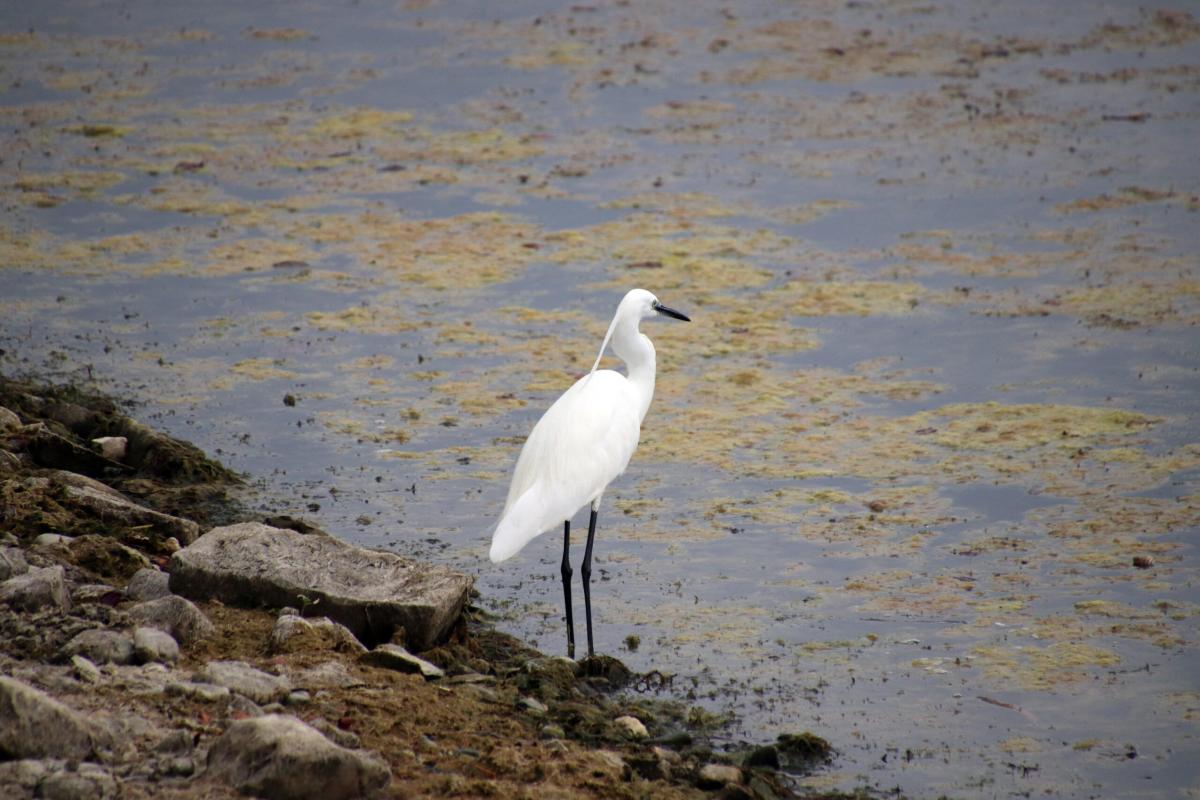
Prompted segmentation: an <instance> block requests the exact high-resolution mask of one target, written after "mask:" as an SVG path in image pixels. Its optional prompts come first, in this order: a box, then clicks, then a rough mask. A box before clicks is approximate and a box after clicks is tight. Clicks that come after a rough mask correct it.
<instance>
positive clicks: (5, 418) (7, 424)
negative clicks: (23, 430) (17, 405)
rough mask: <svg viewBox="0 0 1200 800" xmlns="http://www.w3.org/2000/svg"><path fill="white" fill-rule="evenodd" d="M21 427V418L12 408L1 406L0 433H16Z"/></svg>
mask: <svg viewBox="0 0 1200 800" xmlns="http://www.w3.org/2000/svg"><path fill="white" fill-rule="evenodd" d="M19 427H21V418H20V417H18V416H17V412H15V411H13V410H12V409H11V408H5V407H4V406H0V431H14V430H16V429H17V428H19Z"/></svg>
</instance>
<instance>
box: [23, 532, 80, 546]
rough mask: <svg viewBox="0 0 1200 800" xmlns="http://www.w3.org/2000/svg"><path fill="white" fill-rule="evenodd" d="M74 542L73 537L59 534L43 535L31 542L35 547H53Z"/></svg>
mask: <svg viewBox="0 0 1200 800" xmlns="http://www.w3.org/2000/svg"><path fill="white" fill-rule="evenodd" d="M73 541H75V537H74V536H65V535H63V534H61V533H43V534H41V535H40V536H38V537H37V538H36V539H34V540H33V544H34V546H35V547H53V546H54V545H56V544H62V545H69V544H70V543H71V542H73Z"/></svg>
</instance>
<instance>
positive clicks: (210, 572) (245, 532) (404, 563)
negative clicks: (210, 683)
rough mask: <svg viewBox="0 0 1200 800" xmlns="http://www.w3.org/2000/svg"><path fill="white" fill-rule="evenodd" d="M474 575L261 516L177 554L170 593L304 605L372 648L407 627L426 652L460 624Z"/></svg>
mask: <svg viewBox="0 0 1200 800" xmlns="http://www.w3.org/2000/svg"><path fill="white" fill-rule="evenodd" d="M471 584H472V579H471V578H470V577H469V576H467V575H464V574H462V573H460V572H455V571H454V570H451V569H449V568H447V567H441V566H432V565H428V564H421V563H418V562H416V561H413V560H411V559H408V558H403V557H401V556H398V555H395V554H393V553H382V552H378V551H376V550H367V549H364V548H362V547H356V546H354V545H351V544H347V543H345V542H342V541H339V540H337V539H334V538H332V537H330V536H323V535H320V534H309V535H305V534H301V533H297V532H295V531H292V530H285V529H282V528H273V527H271V526H270V525H264V524H262V523H258V522H244V523H241V524H238V525H229V526H226V527H224V528H214V529H213V530H211V531H209V532H208V533H206V534H204V535H203V536H201V537H200V538H199V539H197V540H196V541H195V542H194V543H192V544H191V545H189V546H188V547H185V548H183V549H182V550H180V551H178V552H176V553H175V554H174V555H173V556H172V557H171V580H170V587H171V591H172V592H174V593H176V594H179V595H183V596H185V597H190V598H192V599H193V600H208V599H214V598H215V599H217V600H220V601H221V602H223V603H227V604H231V605H240V606H251V607H257V606H268V607H275V608H279V607H284V606H301V605H304V601H303V600H302V599H301V598H302V597H303V598H307V600H308V601H310V602H311V601H319V602H318V603H317V604H316V605H315V606H314V607H313V610H314V611H315V612H316V613H317V614H320V615H321V616H325V617H329V618H330V619H332V620H334V621H336V622H340V623H341V624H343V625H345V626H346V627H347V628H349V629H350V630H351V631H352V632H353V633H354V635H355V636H357V637H358V638H359V640H360V641H362V642H363V643H364V644H366V645H367V646H373V645H375V644H377V643H379V642H387V641H389V640H390V639H391V638H392V635H393V634H394V633H395V632H396V631H397V629H400V628H403V629H404V641H405V643H406V644H407V645H408V646H409V647H411V648H413V649H415V650H424V649H426V648H428V647H431V646H433V645H434V644H436V643H437V642H438V641H439V640H440V639H441V638H442V637H443V636H444V635H445V634H446V632H447V631H448V630H449V629H450V626H451V625H453V624H454V621H455V620H456V619H457V618H458V615H459V613H460V612H461V611H462V608H463V604H464V603H466V600H467V594H468V593H469V592H470V590H471Z"/></svg>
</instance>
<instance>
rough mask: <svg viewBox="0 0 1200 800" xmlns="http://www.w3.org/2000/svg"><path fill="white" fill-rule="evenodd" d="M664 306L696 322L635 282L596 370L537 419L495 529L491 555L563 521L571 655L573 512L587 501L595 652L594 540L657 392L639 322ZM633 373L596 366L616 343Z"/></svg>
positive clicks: (665, 311)
mask: <svg viewBox="0 0 1200 800" xmlns="http://www.w3.org/2000/svg"><path fill="white" fill-rule="evenodd" d="M659 314H662V315H664V316H667V317H673V318H675V319H681V320H683V321H684V322H690V321H691V320H689V319H688V317H687V316H685V315H684V314H681V313H679V312H678V311H675V310H674V309H670V308H667V307H666V306H664V305H663V304H662V303H660V302H658V298H656V297H655V296H654V295H653V294H651V293H650V292H648V291H646V290H645V289H633V290H631V291H630V292H629V293H628V294H626V295H625V297H624V298H623V299H622V300H621V303H620V305H618V306H617V313H616V314H615V315H614V316H613V320H612V324H611V325H609V326H608V333H607V334H605V336H604V342H603V344H601V345H600V353H599V355H597V356H596V362H595V363H594V364H592V369H591V371H590V372H589V373H588V374H587V375H585V376H583V377H582V378H580V379H579V380H578V381H576V382H575V385H574V386H572V387H571V388H570V389H568V390H567V391H566V392H564V393H563V395H562V396H561V397H559V398H558V399H557V400H555V401H554V404H553V405H552V406H550V408H549V409H547V411H546V413H545V414H543V415H542V418H541V419H540V420H538V423H537V424H536V425H534V426H533V430H532V431H531V432H530V434H529V438H528V439H526V440H525V445H524V446H523V447H522V448H521V455H520V457H519V458H517V466H516V469H515V470H513V478H512V485H511V486H510V487H509V489H508V500H507V502H505V504H504V512H503V513H502V514H501V515H500V523H499V524H498V525H497V526H496V531H495V533H494V534H492V548H491V553H490V556H491V559H492V562H493V563H496V564H498V563H500V562H501V561H504V560H505V559H507V558H511V557H512V556H514V555H516V553H517V552H518V551H520V549H521V548H522V547H524V546H525V545H527V544H528V543H529V542H530V541H531V540H533V539H534V538H536V537H537V536H539V535H541V534H542V533H545V532H546V531H548V530H550V529H551V528H553V527H554V526H556V525H558V523H560V522H561V523H562V524H563V556H562V568H561V572H562V581H563V595H564V598H565V605H566V611H567V655H568V656H569V657H571V658H574V657H575V621H574V619H573V618H572V616H571V574H572V572H571V560H570V549H571V517H573V516H574V515H575V512H576V511H578V510H579V509H581V508H583V507H584V506H585V505H587V504H589V503H590V504H591V507H592V514H591V518H590V519H589V520H588V537H587V546H586V547H585V548H584V551H583V565H582V568H581V569H580V573H581V577H582V578H583V605H584V611H585V614H586V616H587V644H588V656H592V655H594V650H593V647H592V595H591V578H592V542H593V540H594V539H595V537H596V515H597V512H598V511H599V508H600V497H601V496H602V495H603V494H604V489H605V488H606V487H607V486H608V484H610V483H611V482H612V481H613V479H614V478H616V477H617V476H618V475H620V474H621V473H622V472H624V471H625V467H626V466H627V465H628V464H629V459H630V458H631V457H632V456H633V451H634V450H636V449H637V445H638V439H639V437H640V436H641V428H642V419H643V418H645V416H646V410H647V409H648V408H650V400H651V398H653V397H654V373H655V360H654V345H653V344H651V342H650V339H649V338H647V337H646V336H645V334H643V333H641V332H640V331H639V330H638V325H639V323H641V321H642V320H643V319H648V318H650V317H654V316H657V315H659ZM610 342H611V343H612V349H613V352H614V353H616V354H617V355H618V356H619V357H620V358H621V360H622V361H624V362H625V369H626V371H627V372H628V375H622V374H621V373H619V372H616V371H615V370H610V369H597V367H599V366H600V359H601V358H603V357H604V351H605V349H606V348H607V347H608V345H609V343H610Z"/></svg>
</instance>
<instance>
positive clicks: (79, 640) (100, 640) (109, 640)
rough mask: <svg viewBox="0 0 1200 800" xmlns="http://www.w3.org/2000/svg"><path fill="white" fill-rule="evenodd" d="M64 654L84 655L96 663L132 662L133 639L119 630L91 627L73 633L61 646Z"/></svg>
mask: <svg viewBox="0 0 1200 800" xmlns="http://www.w3.org/2000/svg"><path fill="white" fill-rule="evenodd" d="M63 654H64V655H66V656H77V655H80V656H85V657H87V658H88V659H89V660H90V661H92V662H94V663H97V664H132V663H133V640H132V639H130V638H129V637H128V636H126V635H125V634H123V633H121V632H119V631H113V630H108V629H106V628H93V629H92V630H87V631H82V632H80V633H78V634H76V635H75V637H74V638H73V639H71V641H69V642H67V643H66V645H64V646H63Z"/></svg>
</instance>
